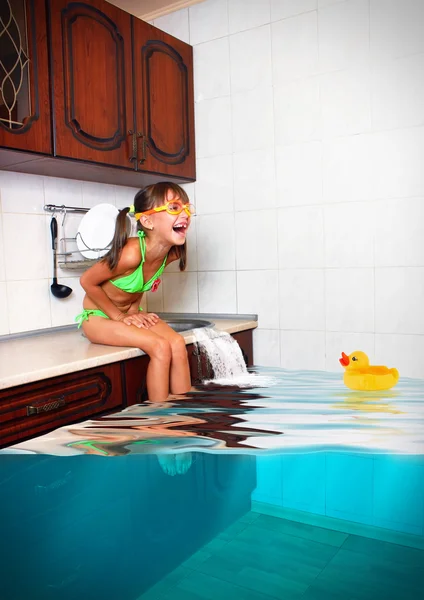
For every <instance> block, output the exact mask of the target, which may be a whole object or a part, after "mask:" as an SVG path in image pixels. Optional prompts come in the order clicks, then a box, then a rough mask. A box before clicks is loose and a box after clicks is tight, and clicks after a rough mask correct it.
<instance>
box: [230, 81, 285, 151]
mask: <svg viewBox="0 0 424 600" xmlns="http://www.w3.org/2000/svg"><path fill="white" fill-rule="evenodd" d="M231 112H232V123H233V149H234V152H245V151H246V150H258V149H263V148H269V147H270V146H273V145H274V115H273V98H272V88H271V87H268V88H265V87H264V88H256V89H254V90H250V91H247V92H243V93H239V94H233V95H232V97H231Z"/></svg>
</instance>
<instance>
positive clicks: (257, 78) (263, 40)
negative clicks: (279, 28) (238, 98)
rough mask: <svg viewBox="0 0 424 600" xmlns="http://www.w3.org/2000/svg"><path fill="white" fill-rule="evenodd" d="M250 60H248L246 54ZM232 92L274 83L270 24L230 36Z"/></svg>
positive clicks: (235, 92)
mask: <svg viewBox="0 0 424 600" xmlns="http://www.w3.org/2000/svg"><path fill="white" fill-rule="evenodd" d="M247 55H248V56H249V57H250V60H248V61H247V60H246V56H247ZM230 60H231V92H232V93H233V94H237V93H239V92H246V91H248V90H253V89H254V88H256V87H259V86H262V87H269V86H271V85H272V61H271V28H270V25H264V26H263V27H257V28H255V29H249V30H248V31H243V32H242V33H237V34H236V35H232V36H230Z"/></svg>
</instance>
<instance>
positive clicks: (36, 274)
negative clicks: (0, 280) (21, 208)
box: [3, 213, 48, 281]
mask: <svg viewBox="0 0 424 600" xmlns="http://www.w3.org/2000/svg"><path fill="white" fill-rule="evenodd" d="M46 236H47V231H46V220H45V217H44V215H34V214H13V213H5V214H4V215H3V244H4V260H5V265H6V280H7V281H22V280H29V279H32V280H33V279H46V278H47V277H48V270H47V264H48V263H47V261H48V257H47V242H46V239H47V237H46Z"/></svg>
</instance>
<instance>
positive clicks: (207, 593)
mask: <svg viewBox="0 0 424 600" xmlns="http://www.w3.org/2000/svg"><path fill="white" fill-rule="evenodd" d="M270 597H272V596H270V595H269V594H262V593H260V592H256V591H254V590H249V589H247V588H244V587H241V586H237V585H234V584H232V583H230V582H228V581H223V580H222V579H219V578H218V577H212V576H210V575H205V574H204V573H193V574H192V575H190V576H189V577H187V578H185V579H183V580H182V581H180V583H179V584H178V585H177V586H176V587H175V588H173V589H172V590H171V591H170V593H168V594H165V595H164V596H163V600H230V599H232V600H269V599H270ZM161 600H162V598H161Z"/></svg>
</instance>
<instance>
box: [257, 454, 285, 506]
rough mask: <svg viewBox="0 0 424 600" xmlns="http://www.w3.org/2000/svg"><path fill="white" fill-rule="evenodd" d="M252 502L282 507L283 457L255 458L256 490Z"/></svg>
mask: <svg viewBox="0 0 424 600" xmlns="http://www.w3.org/2000/svg"><path fill="white" fill-rule="evenodd" d="M252 500H255V501H257V502H267V503H270V504H276V505H279V506H283V457H282V456H279V455H274V456H258V457H257V458H256V488H255V490H254V491H253V493H252Z"/></svg>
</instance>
